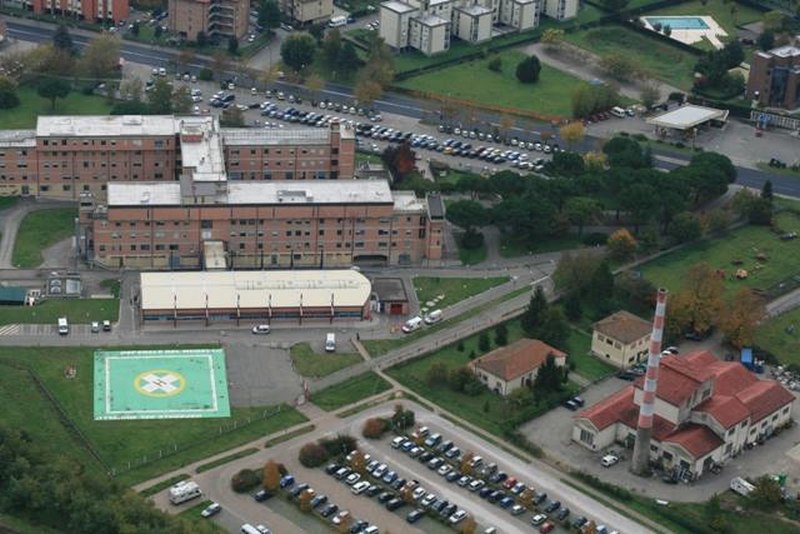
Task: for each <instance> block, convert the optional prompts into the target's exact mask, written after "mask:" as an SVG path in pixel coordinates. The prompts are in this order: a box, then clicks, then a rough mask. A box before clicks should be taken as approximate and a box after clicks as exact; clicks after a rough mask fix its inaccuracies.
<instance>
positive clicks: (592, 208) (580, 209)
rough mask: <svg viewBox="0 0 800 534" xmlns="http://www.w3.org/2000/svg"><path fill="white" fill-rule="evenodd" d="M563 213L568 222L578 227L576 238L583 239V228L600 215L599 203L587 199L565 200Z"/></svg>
mask: <svg viewBox="0 0 800 534" xmlns="http://www.w3.org/2000/svg"><path fill="white" fill-rule="evenodd" d="M564 211H565V212H566V214H567V217H568V218H569V222H571V223H572V224H574V225H576V226H577V227H578V237H583V227H584V225H586V223H589V222H591V221H593V220H594V219H596V218H597V216H598V215H600V213H601V211H602V210H601V209H600V203H599V202H598V201H597V200H595V199H593V198H589V197H572V198H570V199H569V200H567V203H566V205H565V206H564Z"/></svg>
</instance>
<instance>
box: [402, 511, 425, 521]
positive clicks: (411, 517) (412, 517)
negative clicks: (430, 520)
mask: <svg viewBox="0 0 800 534" xmlns="http://www.w3.org/2000/svg"><path fill="white" fill-rule="evenodd" d="M424 516H425V510H423V509H421V508H416V509H414V510H411V511H410V512H408V515H407V516H406V521H408V522H409V523H416V522H417V521H419V520H420V519H422V518H423V517H424Z"/></svg>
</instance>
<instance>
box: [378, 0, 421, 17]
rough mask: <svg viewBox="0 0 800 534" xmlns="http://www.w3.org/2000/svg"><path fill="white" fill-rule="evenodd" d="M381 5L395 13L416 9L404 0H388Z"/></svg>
mask: <svg viewBox="0 0 800 534" xmlns="http://www.w3.org/2000/svg"><path fill="white" fill-rule="evenodd" d="M381 7H385V8H386V9H388V10H389V11H394V12H395V13H401V14H402V13H409V12H411V11H416V10H417V8H416V7H414V6H412V5H409V4H406V3H405V2H396V1H395V0H389V1H388V2H383V3H382V4H381Z"/></svg>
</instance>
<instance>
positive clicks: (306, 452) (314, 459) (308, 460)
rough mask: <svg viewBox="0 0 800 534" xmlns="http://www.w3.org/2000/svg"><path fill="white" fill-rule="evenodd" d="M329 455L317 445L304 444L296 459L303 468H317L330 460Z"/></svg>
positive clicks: (323, 448)
mask: <svg viewBox="0 0 800 534" xmlns="http://www.w3.org/2000/svg"><path fill="white" fill-rule="evenodd" d="M330 457H331V455H330V454H329V453H328V451H327V450H325V447H323V446H322V445H320V444H319V443H306V444H305V445H303V446H302V447H301V448H300V453H299V454H298V456H297V459H298V460H299V461H300V463H301V464H302V465H303V466H305V467H310V468H314V467H319V466H321V465H322V464H324V463H325V462H327V461H328V460H329V459H330Z"/></svg>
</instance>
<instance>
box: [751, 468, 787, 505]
mask: <svg viewBox="0 0 800 534" xmlns="http://www.w3.org/2000/svg"><path fill="white" fill-rule="evenodd" d="M754 486H755V487H756V489H754V490H753V491H752V492H751V493H750V499H751V500H752V501H753V504H754V505H755V507H756V508H758V509H759V510H765V511H766V510H772V509H774V508H775V507H777V506H778V505H779V504H780V503H781V502H783V494H782V493H781V486H780V484H778V481H777V480H775V478H774V477H771V476H769V475H763V476H762V477H760V478H759V479H758V480H756V482H755V484H754Z"/></svg>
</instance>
